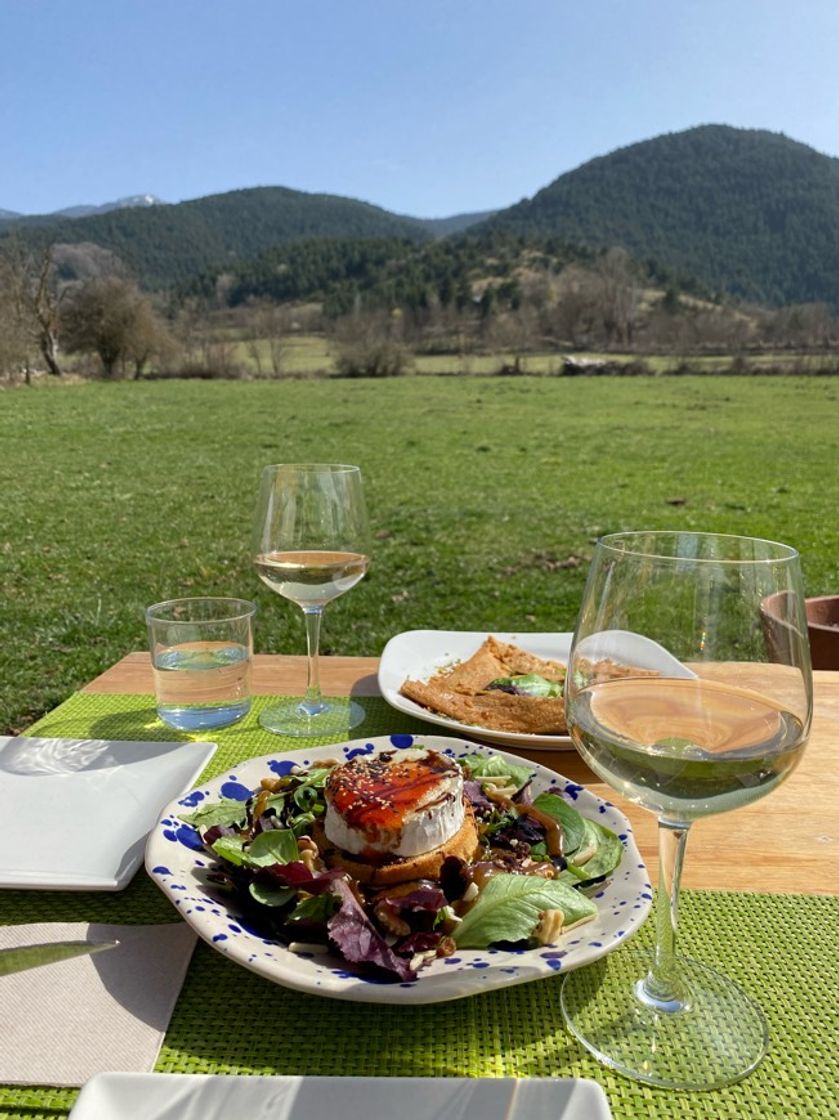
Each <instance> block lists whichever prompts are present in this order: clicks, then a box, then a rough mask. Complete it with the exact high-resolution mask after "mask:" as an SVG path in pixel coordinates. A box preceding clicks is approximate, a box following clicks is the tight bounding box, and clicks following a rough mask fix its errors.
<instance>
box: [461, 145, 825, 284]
mask: <svg viewBox="0 0 839 1120" xmlns="http://www.w3.org/2000/svg"><path fill="white" fill-rule="evenodd" d="M487 227H488V228H490V229H494V230H503V231H507V232H515V233H523V234H527V235H531V236H532V235H538V234H542V233H550V234H554V235H556V236H559V237H561V238H562V239H563V240H565V241H572V242H580V243H583V244H587V245H589V246H593V247H610V246H613V245H622V246H623V247H624V248H626V249H627V250H628V251H629V252H630V253H631V254H633V255H634V256H636V257H638V258H641V259H653V260H655V261H656V262H658V264H660V265H663V266H666V267H668V268H669V269H670V270H672V271H673V272H674V273H675V274H677V275H680V274H682V275H690V276H694V277H697V278H698V279H699V280H700V281H701V282H703V283H704V284H705V285H707V287H708V288H709V289H710V290H712V291H719V292H728V293H732V294H735V295H738V296H742V297H745V298H747V299H750V300H755V301H757V302H761V303H768V304H782V303H803V302H810V301H821V300H824V301H827V302H829V303H831V304H833V305H834V306H837V305H839V160H837V159H834V158H831V157H829V156H825V155H821V154H820V153H818V152H816V151H814V150H813V149H812V148H809V147H807V146H806V145H804V144H800V143H797V142H796V141H794V140H790V139H788V138H787V137H786V136H783V135H781V134H778V133H773V132H764V131H758V130H747V129H737V128H731V127H728V126H725V125H703V126H701V127H699V128H692V129H689V130H688V131H686V132H679V133H670V134H667V135H663V136H659V137H656V138H655V139H653V140H647V141H644V142H642V143H639V144H633V145H631V146H630V147H626V148H621V149H619V150H618V151H615V152H612V153H611V154H610V155H606V156H602V157H600V158H598V159H593V160H591V161H589V162H588V163H585V164H583V165H582V166H581V167H579V168H577V169H576V170H574V171H571V172H568V173H567V174H565V175H562V176H560V177H559V178H558V179H556V180H555V181H554V182H553V183H551V184H550V185H549V186H547V187H545V188H544V189H543V190H541V191H539V192H538V194H536V195H534V197H533V198H532V199H528V200H525V201H522V202H520V203H518V204H516V205H515V206H511V207H510V208H509V209H507V210H503V211H500V212H499V213H498V214H496V215H495V216H494V217H493V218H491V219H490V220H489V222H488V223H484V224H483V225H481V226H476V227H475V229H476V230H479V229H484V228H487Z"/></svg>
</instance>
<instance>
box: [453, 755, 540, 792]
mask: <svg viewBox="0 0 839 1120" xmlns="http://www.w3.org/2000/svg"><path fill="white" fill-rule="evenodd" d="M460 761H461V765H463V766H468V767H469V771H470V773H471V775H472V777H473V778H474V779H475V780H476V781H478V782H479V781H480V780H481V778H486V777H488V778H510V781H511V785H514V786H515V787H516V789H521V787H522V786H523V785H526V783H527V782H528V781H529V780H530V778H532V777H533V771H532V770H531V769H529V767H527V766H516V765H514V763H512V762H508V761H507V760H506V758H501V757H500V756H499V755H497V754H489V755H485V754H470V755H467V756H466V758H462V759H461V760H460Z"/></svg>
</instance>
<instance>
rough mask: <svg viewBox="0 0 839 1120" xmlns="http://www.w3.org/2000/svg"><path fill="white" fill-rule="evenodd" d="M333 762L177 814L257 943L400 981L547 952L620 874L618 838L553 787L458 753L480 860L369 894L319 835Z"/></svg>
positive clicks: (508, 766)
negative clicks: (455, 962) (516, 953)
mask: <svg viewBox="0 0 839 1120" xmlns="http://www.w3.org/2000/svg"><path fill="white" fill-rule="evenodd" d="M334 765H337V763H335V762H334V761H330V762H314V763H312V765H311V767H310V768H309V769H302V768H295V769H294V770H292V771H291V772H290V773H288V774H287V775H285V776H283V777H280V778H270V779H266V780H264V781H263V783H262V787H261V788H260V789H258V790H255V791H253V793H252V795H251V797H250V798H248V799H247V800H246V801H239V800H233V799H227V798H222V799H221V800H219V801H216V802H212V803H210V804H207V805H204V806H202V807H201V808H199V809H197V810H196V811H194V812H190V813H183V814H181V819H182V820H184V821H185V822H187V823H188V824H190V825H192V826H193V827H194V828H195V829H196V830H197V831H198V833H199V835H200V837H201V840H202V842H203V844H204V847H205V848H206V849H207V850H208V852H209V853H210V854H211V855H212V856H213V857H214V863H213V866H212V868H211V869H210V871H209V873H208V877H209V880H210V882H211V883H212V884H213V885H214V886H215V887H216V889H220V890H222V891H225V892H229V893H230V894H231V895H232V896H234V898H235V902H236V904H237V907H238V909H239V911H240V912H241V913H242V914H243V916H244V918H245V920H246V921H247V922H249V923H250V924H251V926H252V927H253V928H254V929H256V930H257V931H258V932H259V934H260V935H261V936H267V937H271V938H275V939H276V940H278V941H280V942H282V943H283V944H284V945H286V946H288V947H289V948H290V949H292V950H293V951H302V952H317V951H332V952H336V953H337V954H338V955H339V956H340V957H342V958H343V960H344V961H345V962H347V964H349V965H351V966H353V967H354V968H356V969H357V970H359V971H362V972H366V973H368V974H371V973H372V974H374V975H375V977H376V978H377V979H381V980H391V981H401V980H412V979H414V978H415V977H416V974H417V971H418V970H419V969H420V968H422V967H423V966H424V965H425V964H427V963H429V962H430V961H432V960H434V959H435V958H437V957H448V956H452V955H454V953H455V952H457V951H458V950H459V949H483V948H487V947H489V946H501V947H506V948H531V947H534V946H535V945H539V944H553V943H555V942H556V940H557V937H558V936H561V935H562V934H564V933H565V932H567V931H568V930H569V929H571V928H572V927H574V926H576V925H578V924H580V923H581V922H585V921H588V920H590V919H592V918H594V917H595V915H596V914H597V907H596V905H595V903H594V902H593V901H592V899H591V898H590V897H589V896H588V893H587V892H588V889H589V888H591V887H594V886H596V885H598V884H600V883H601V882H602V880H603V879H604V878H605V877H607V876H608V875H609V874H610V873H611V872H612V871H613V870H614V869H615V868H616V867H617V865H618V863H619V862H620V858H621V854H622V850H623V849H622V844H621V841H620V840H619V839H618V837H617V836H616V835H615V834H614V833H613V832H611V831H610V830H609V829H607V828H605V827H604V826H603V825H601V824H600V823H599V822H597V821H592V820H589V819H588V818H586V817H583V816H582V815H581V814H580V813H579V812H577V810H576V809H575V808H574V807H573V806H572V805H570V804H569V803H568V802H567V801H566V800H565V799H564V798H563V797H562V796H560V795H559V793H557V792H542V793H539V794H538V795H534V790H533V772H532V771H531V770H530V769H529V768H527V767H526V766H519V765H516V764H514V763H511V762H509V761H508V760H507V759H505V758H502V757H500V756H498V755H492V754H487V755H484V754H474V755H469V756H468V757H465V758H462V759H460V760H459V765H460V766H461V769H462V771H463V777H464V783H463V786H464V797H465V799H466V800H467V801H468V803H469V805H470V806H471V809H472V812H473V813H474V816H475V822H476V825H477V830H478V836H479V840H480V849H479V852H478V854H477V857H476V858H475V859H474V860H473V861H472V862H471V863H467V862H466V861H465V860H462V859H459V858H458V857H456V856H448V857H447V858H446V859H445V860H444V861H443V864H442V868H441V871H440V875H439V878H438V879H434V880H431V879H419V880H413V881H411V882H408V883H400V884H396V885H393V886H390V887H381V886H378V887H373V886H371V885H369V884H368V885H365V884H362V883H359V882H358V881H357V880H355V879H354V878H353V877H352V876H351V875H350V874H349V873H348V872H347V871H346V870H345V869H344V868H342V867H328V866H327V865H326V863H325V862H324V860H323V859H322V858H321V853H320V850H319V848H318V844H317V842H316V841H315V839H314V838H313V836H314V835H318V832H319V830H318V828H317V827H316V826H317V822H318V821H319V820H320V819H321V818H322V817H323V815H324V813H325V808H326V806H325V800H324V785H325V783H326V780H327V777H328V776H329V773H330V770H331V769H332V767H333V766H334Z"/></svg>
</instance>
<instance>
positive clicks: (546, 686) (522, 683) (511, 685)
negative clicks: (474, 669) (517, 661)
mask: <svg viewBox="0 0 839 1120" xmlns="http://www.w3.org/2000/svg"><path fill="white" fill-rule="evenodd" d="M487 688H488V689H494V688H498V689H502V690H503V691H510V690H511V689H512V691H513V694H514V695H515V696H535V697H536V698H537V699H540V700H541V699H546V698H549V697H554V696H562V684H561V682H560V681H549V680H547V679H546V678H545V677H542V676H540V675H539V674H538V673H523V674H522V675H521V676H518V677H497V678H496V679H495V680H494V681H490V682H489V684H488V685H487Z"/></svg>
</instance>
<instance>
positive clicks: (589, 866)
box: [560, 818, 623, 883]
mask: <svg viewBox="0 0 839 1120" xmlns="http://www.w3.org/2000/svg"><path fill="white" fill-rule="evenodd" d="M585 827H586V838H585V841H584V843H583V845H582V846H581V847H580V849H579V851H580V855H579V856H578V857H577V858H573V859H569V860H568V866H567V867H566V869H565V871H563V872H562V875H561V876H560V879H561V880H562V881H563V882H566V883H569V882H572V881H574V880H576V881H577V882H578V883H579V882H585V881H586V880H588V879H600V878H602V876H604V875H608V874H609V873H610V872H611V871H614V870H615V868H616V867H617V866H618V864H619V863H620V861H621V857H622V855H623V844H621V842H620V840H619V839H618V837H617V836H616V835H615V834H614V832H612V831H611V829H608V828H606V827H605V826H604V825H602V824H598V822H597V821H590V820H588V819H587V818H586V819H585ZM588 851H591V853H592V854H591V855H590V856H588V858H587V859H583V858H582V857H583V856H584V855H585V853H586V852H588Z"/></svg>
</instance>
